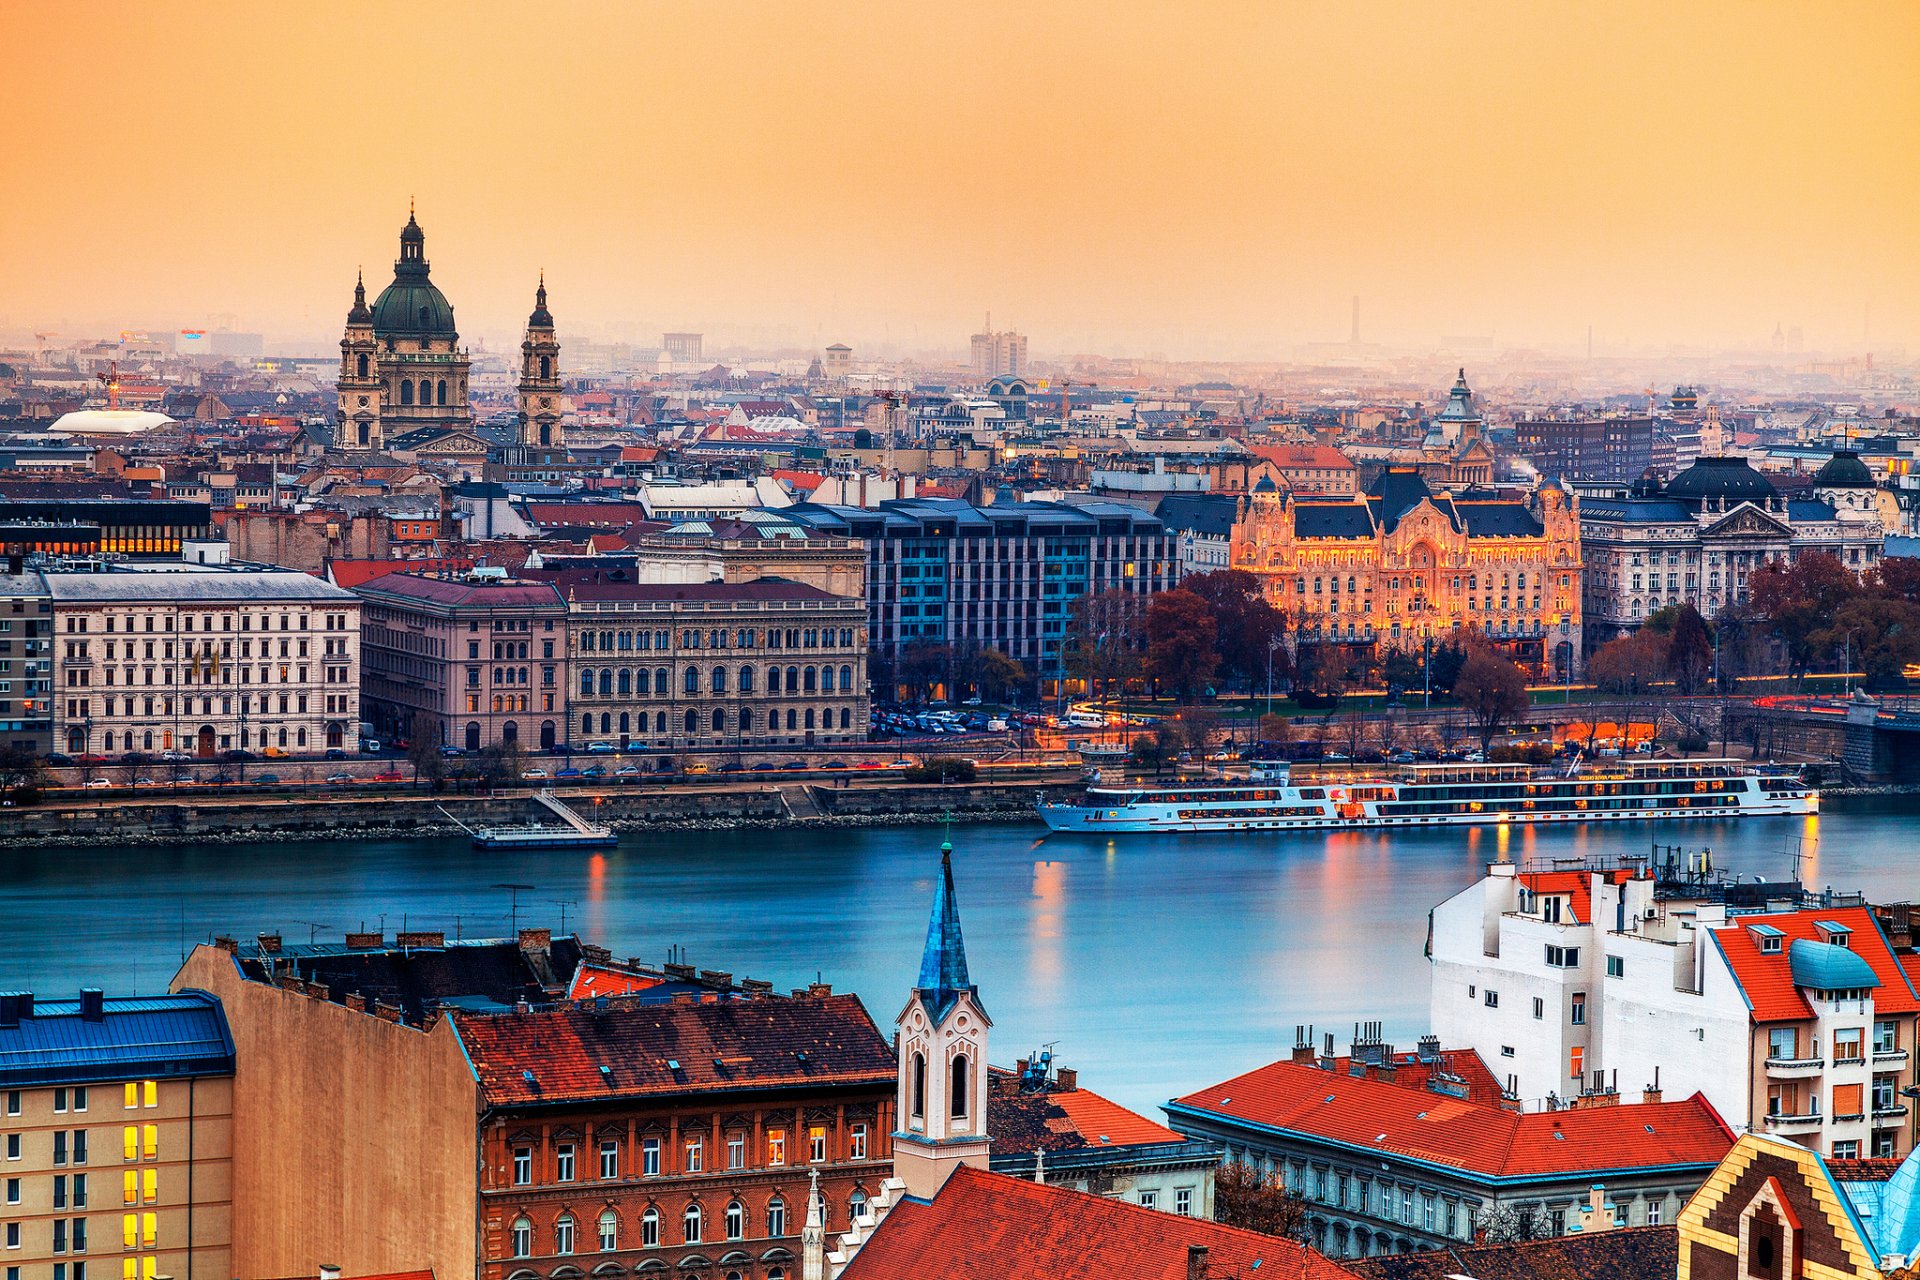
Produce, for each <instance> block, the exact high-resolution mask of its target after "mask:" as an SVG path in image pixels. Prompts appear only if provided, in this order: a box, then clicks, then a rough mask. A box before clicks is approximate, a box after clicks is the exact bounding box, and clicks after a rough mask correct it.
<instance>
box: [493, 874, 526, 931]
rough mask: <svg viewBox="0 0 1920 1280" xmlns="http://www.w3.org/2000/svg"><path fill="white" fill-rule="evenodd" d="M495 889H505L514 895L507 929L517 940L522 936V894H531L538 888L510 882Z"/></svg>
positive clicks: (511, 899)
mask: <svg viewBox="0 0 1920 1280" xmlns="http://www.w3.org/2000/svg"><path fill="white" fill-rule="evenodd" d="M493 887H494V888H496V889H505V890H507V891H508V893H510V894H511V895H512V897H511V898H510V899H509V901H510V902H511V904H512V905H511V906H510V907H509V908H508V915H507V920H508V923H507V928H508V930H509V931H510V932H511V933H512V934H513V936H514V937H516V938H517V937H519V936H520V894H521V893H522V892H523V891H524V892H529V893H530V892H532V891H533V889H534V888H535V887H536V886H534V885H530V884H514V883H513V882H511V881H509V882H507V883H505V884H496V885H494V886H493Z"/></svg>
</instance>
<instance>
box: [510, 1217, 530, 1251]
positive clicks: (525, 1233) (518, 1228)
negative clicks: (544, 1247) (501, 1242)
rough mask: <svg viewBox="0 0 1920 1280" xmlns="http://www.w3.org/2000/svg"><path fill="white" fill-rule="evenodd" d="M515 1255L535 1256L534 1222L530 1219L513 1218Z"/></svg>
mask: <svg viewBox="0 0 1920 1280" xmlns="http://www.w3.org/2000/svg"><path fill="white" fill-rule="evenodd" d="M513 1256H514V1257H516V1258H531V1257H532V1256H533V1223H532V1221H530V1220H529V1219H526V1218H515V1219H514V1220H513Z"/></svg>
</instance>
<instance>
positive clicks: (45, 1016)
mask: <svg viewBox="0 0 1920 1280" xmlns="http://www.w3.org/2000/svg"><path fill="white" fill-rule="evenodd" d="M233 1070H234V1050H233V1038H232V1036H231V1034H230V1033H229V1032H228V1029H227V1022H226V1017H225V1015H224V1013H223V1012H222V1010H221V1007H220V1002H219V1001H218V1000H216V999H214V998H213V997H212V996H210V995H208V994H207V993H206V992H204V991H197V990H183V991H180V992H178V993H176V994H174V995H168V996H150V997H138V998H127V999H119V998H116V999H112V1000H108V999H106V998H105V997H104V996H103V995H102V993H101V992H100V991H98V990H97V989H93V988H88V989H86V990H83V991H82V992H81V993H80V998H79V999H78V1000H64V1001H36V1000H35V998H34V997H33V996H32V995H31V994H29V993H26V992H8V993H4V994H0V1144H4V1147H3V1150H0V1166H4V1167H3V1168H0V1201H3V1203H0V1253H3V1254H4V1258H3V1259H0V1267H4V1268H5V1271H4V1274H5V1275H6V1277H7V1280H115V1277H118V1280H157V1278H158V1277H162V1276H170V1277H174V1278H175V1280H187V1278H188V1277H206V1278H207V1280H221V1278H224V1277H228V1276H232V1275H233V1274H235V1272H234V1271H233V1179H232V1153H233Z"/></svg>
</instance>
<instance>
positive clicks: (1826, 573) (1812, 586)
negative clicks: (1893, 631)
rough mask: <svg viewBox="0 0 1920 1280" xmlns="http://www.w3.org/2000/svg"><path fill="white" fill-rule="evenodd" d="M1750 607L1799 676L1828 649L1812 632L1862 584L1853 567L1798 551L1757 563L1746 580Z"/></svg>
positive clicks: (1820, 554)
mask: <svg viewBox="0 0 1920 1280" xmlns="http://www.w3.org/2000/svg"><path fill="white" fill-rule="evenodd" d="M1747 587H1748V591H1749V595H1750V598H1751V599H1752V601H1753V607H1754V610H1755V611H1756V612H1757V613H1759V615H1760V616H1761V617H1763V618H1765V619H1766V620H1767V624H1768V627H1769V628H1770V629H1771V631H1772V632H1773V634H1774V636H1775V637H1777V638H1778V639H1779V641H1780V643H1781V644H1782V645H1784V646H1785V647H1786V650H1787V666H1788V668H1789V669H1790V670H1791V671H1792V672H1793V673H1794V674H1795V675H1804V674H1806V672H1807V671H1808V670H1810V669H1811V668H1812V666H1813V664H1814V663H1816V662H1818V661H1819V660H1820V659H1821V658H1822V657H1824V656H1826V654H1827V653H1828V652H1829V647H1828V646H1827V645H1826V644H1824V643H1822V642H1821V641H1820V640H1819V639H1817V638H1816V637H1817V636H1818V635H1819V633H1820V632H1822V631H1823V630H1825V629H1826V627H1827V624H1828V622H1829V621H1830V620H1831V619H1832V618H1833V617H1834V616H1835V615H1836V614H1838V613H1839V612H1840V608H1841V606H1842V605H1844V604H1846V603H1847V602H1848V601H1849V600H1853V599H1855V598H1857V597H1858V596H1859V595H1860V594H1861V593H1862V590H1863V588H1862V587H1861V584H1860V579H1859V578H1858V577H1856V576H1854V574H1853V571H1852V570H1850V569H1848V568H1847V567H1846V566H1845V565H1843V564H1841V563H1840V561H1839V560H1838V559H1837V558H1836V557H1834V556H1830V555H1827V554H1826V553H1825V552H1814V553H1810V554H1808V555H1803V556H1801V557H1800V558H1799V559H1797V560H1795V561H1793V562H1792V563H1791V564H1784V565H1783V564H1781V563H1779V562H1778V561H1775V562H1773V563H1770V564H1765V565H1762V566H1760V568H1758V569H1756V570H1754V571H1753V575H1752V576H1751V577H1750V578H1748V580H1747Z"/></svg>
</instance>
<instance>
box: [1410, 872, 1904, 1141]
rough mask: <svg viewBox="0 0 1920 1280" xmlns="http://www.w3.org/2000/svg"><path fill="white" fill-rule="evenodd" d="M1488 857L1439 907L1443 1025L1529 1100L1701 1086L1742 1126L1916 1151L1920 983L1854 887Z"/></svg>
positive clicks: (1434, 924) (1436, 939)
mask: <svg viewBox="0 0 1920 1280" xmlns="http://www.w3.org/2000/svg"><path fill="white" fill-rule="evenodd" d="M1488 870H1489V874H1488V875H1487V877H1486V878H1485V879H1483V880H1481V881H1480V882H1479V883H1477V884H1475V885H1474V886H1473V887H1471V888H1469V889H1467V890H1465V891H1464V892H1462V893H1459V894H1457V895H1455V896H1454V897H1452V898H1450V899H1448V900H1447V901H1445V902H1443V903H1441V904H1440V905H1439V906H1438V907H1436V908H1435V909H1434V911H1433V913H1432V916H1431V942H1430V945H1429V958H1430V960H1431V964H1432V984H1433V985H1432V992H1431V997H1430V999H1431V1017H1432V1027H1433V1031H1434V1034H1436V1035H1437V1036H1439V1037H1440V1038H1441V1040H1442V1041H1443V1042H1444V1043H1447V1044H1454V1045H1459V1046H1461V1047H1464V1048H1472V1049H1476V1050H1478V1051H1479V1052H1480V1054H1481V1056H1482V1057H1483V1058H1484V1059H1485V1060H1486V1062H1487V1064H1488V1065H1489V1066H1490V1067H1491V1068H1492V1070H1493V1072H1494V1074H1495V1075H1496V1076H1497V1077H1499V1078H1500V1080H1501V1082H1502V1083H1503V1085H1504V1086H1505V1087H1506V1089H1507V1091H1508V1093H1509V1094H1511V1095H1513V1096H1515V1097H1518V1098H1520V1099H1521V1100H1522V1101H1523V1102H1524V1103H1525V1104H1526V1105H1527V1106H1528V1107H1536V1106H1545V1105H1548V1100H1549V1099H1561V1100H1564V1099H1567V1098H1569V1097H1573V1096H1578V1095H1582V1094H1605V1093H1610V1092H1616V1091H1617V1092H1619V1093H1621V1094H1626V1095H1630V1094H1631V1093H1633V1092H1634V1091H1637V1090H1641V1089H1647V1088H1658V1089H1660V1090H1662V1091H1664V1092H1666V1093H1667V1094H1669V1095H1671V1096H1685V1095H1687V1094H1691V1093H1693V1092H1695V1091H1698V1092H1700V1093H1702V1094H1704V1095H1705V1096H1706V1098H1707V1100H1708V1101H1709V1102H1710V1103H1712V1104H1713V1106H1714V1107H1715V1108H1716V1109H1717V1110H1719V1112H1720V1114H1721V1115H1722V1116H1723V1117H1724V1118H1725V1119H1726V1121H1727V1123H1728V1124H1730V1125H1732V1126H1733V1127H1734V1128H1735V1129H1736V1130H1752V1131H1755V1132H1762V1133H1770V1134H1773V1135H1775V1136H1778V1137H1782V1138H1786V1139H1789V1140H1791V1141H1795V1142H1799V1143H1802V1144H1803V1145H1806V1146H1809V1147H1811V1148H1813V1149H1814V1150H1817V1151H1819V1152H1820V1153H1821V1154H1823V1155H1827V1156H1837V1157H1841V1158H1848V1157H1861V1156H1894V1155H1904V1154H1906V1152H1907V1151H1908V1150H1910V1149H1911V1147H1912V1145H1913V1144H1912V1136H1911V1135H1912V1125H1911V1123H1910V1122H1909V1120H1908V1113H1909V1108H1910V1100H1909V1099H1908V1098H1907V1097H1906V1096H1905V1095H1904V1094H1903V1093H1902V1092H1901V1091H1902V1090H1903V1089H1905V1088H1907V1087H1908V1086H1910V1085H1912V1084H1913V1083H1914V1079H1915V1076H1914V1066H1913V1051H1914V1043H1915V1030H1916V1024H1915V1014H1916V1011H1920V997H1916V993H1915V988H1914V985H1913V983H1912V981H1911V980H1910V979H1909V977H1908V975H1907V973H1906V971H1905V970H1904V969H1903V967H1902V964H1901V957H1900V956H1898V955H1897V954H1896V953H1895V952H1894V951H1893V949H1892V947H1891V946H1890V945H1889V944H1888V942H1887V939H1886V936H1885V934H1884V933H1883V932H1882V931H1881V930H1880V928H1879V926H1878V925H1877V923H1876V922H1875V920H1874V918H1873V915H1872V913H1871V911H1869V910H1868V909H1867V908H1866V907H1865V906H1864V905H1861V904H1859V903H1858V902H1857V900H1852V899H1848V900H1845V901H1844V902H1836V901H1834V900H1832V899H1828V900H1825V901H1824V902H1822V901H1820V900H1803V899H1802V898H1801V896H1800V895H1798V893H1797V892H1795V893H1793V896H1791V897H1781V898H1779V899H1776V900H1771V901H1769V900H1765V899H1754V900H1752V901H1751V902H1749V901H1748V900H1746V899H1745V898H1740V899H1739V900H1738V902H1737V904H1736V905H1731V906H1730V905H1729V902H1728V901H1726V900H1725V899H1724V897H1723V896H1722V895H1721V894H1719V893H1718V892H1717V891H1715V890H1714V889H1713V887H1712V886H1710V885H1707V884H1706V882H1705V881H1704V880H1703V881H1700V882H1698V883H1697V884H1696V885H1695V886H1693V889H1694V892H1691V893H1689V892H1687V891H1686V888H1685V887H1683V886H1676V885H1673V884H1661V883H1658V882H1657V881H1656V879H1655V877H1654V876H1653V875H1652V874H1651V873H1649V872H1648V871H1647V870H1646V869H1645V868H1644V867H1634V868H1618V867H1616V868H1608V869H1582V870H1553V871H1540V872H1533V871H1522V870H1520V869H1518V868H1516V867H1515V866H1514V865H1512V864H1510V863H1498V864H1494V865H1493V866H1491V867H1489V869H1488ZM1746 888H1748V889H1752V888H1755V886H1746ZM1782 889H1783V890H1784V889H1785V886H1782ZM1716 897H1721V899H1722V900H1714V899H1715V898H1716Z"/></svg>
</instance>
